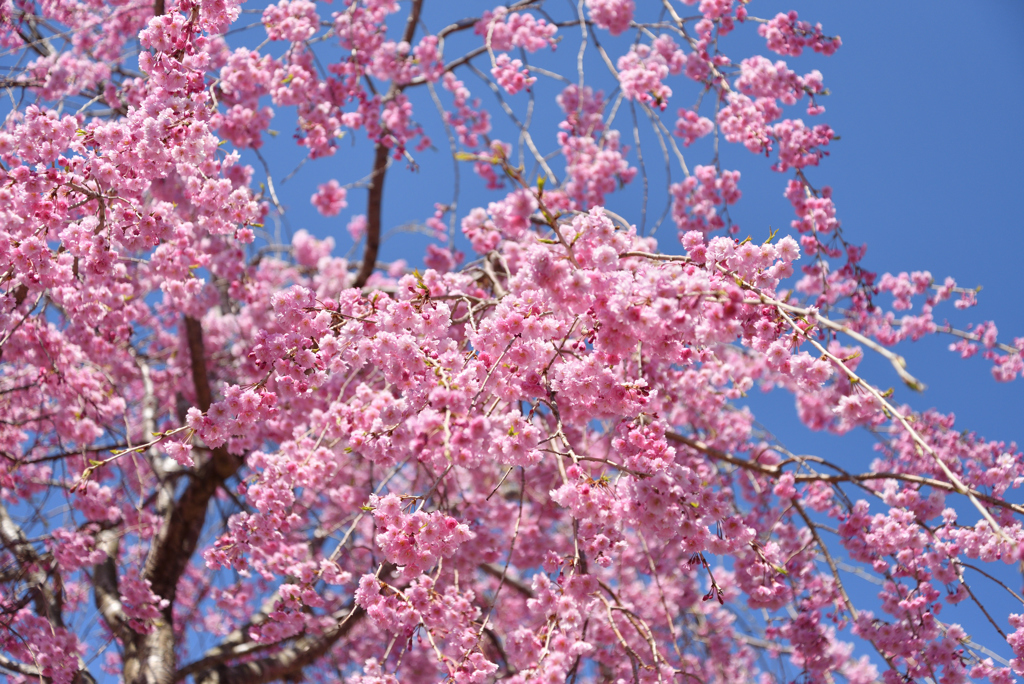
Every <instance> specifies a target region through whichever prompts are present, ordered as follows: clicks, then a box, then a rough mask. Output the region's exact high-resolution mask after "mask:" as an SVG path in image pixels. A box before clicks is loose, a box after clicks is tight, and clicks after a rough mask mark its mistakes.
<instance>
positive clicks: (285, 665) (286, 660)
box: [195, 605, 366, 684]
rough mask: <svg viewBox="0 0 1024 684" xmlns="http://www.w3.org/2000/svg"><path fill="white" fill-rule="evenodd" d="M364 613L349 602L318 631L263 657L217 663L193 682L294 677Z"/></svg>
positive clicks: (251, 683) (234, 683)
mask: <svg viewBox="0 0 1024 684" xmlns="http://www.w3.org/2000/svg"><path fill="white" fill-rule="evenodd" d="M365 614H366V611H364V610H363V609H362V608H361V607H359V606H354V605H353V606H349V607H348V608H345V609H342V610H340V611H338V612H336V613H335V614H334V617H335V619H336V620H337V624H336V625H335V626H334V627H332V628H331V629H329V630H327V631H325V632H324V633H322V634H318V635H307V636H303V637H299V638H298V639H296V640H295V642H294V643H293V644H292V645H291V646H288V647H287V648H284V649H282V650H281V651H279V652H277V653H275V654H274V655H271V656H267V657H265V658H258V659H256V660H251V661H249V662H246V663H239V664H237V665H232V666H220V667H217V668H215V669H211V670H206V671H205V672H202V673H200V674H197V675H196V676H195V683H196V684H265V683H266V682H272V681H275V680H278V679H285V678H293V677H296V676H297V675H298V674H299V673H300V672H301V671H302V669H303V668H304V667H306V666H307V665H310V664H311V663H313V662H314V661H315V660H317V659H318V658H320V657H321V656H323V655H324V654H326V653H327V652H328V651H329V650H330V649H331V647H333V646H334V644H336V643H337V642H338V640H339V639H341V638H342V637H343V636H345V635H346V634H348V633H349V631H350V630H351V629H352V627H353V626H354V625H355V624H356V623H357V622H358V621H359V620H360V619H361V618H362V617H363V616H364V615H365Z"/></svg>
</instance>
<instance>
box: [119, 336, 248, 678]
mask: <svg viewBox="0 0 1024 684" xmlns="http://www.w3.org/2000/svg"><path fill="white" fill-rule="evenodd" d="M185 335H186V338H187V342H188V348H189V354H190V356H191V369H192V381H193V383H194V384H195V391H196V404H197V406H198V408H199V409H200V410H202V411H204V412H205V411H207V410H208V409H209V408H210V405H211V404H212V403H213V391H212V389H211V388H210V378H209V375H208V373H207V370H206V351H205V345H204V342H203V327H202V324H201V323H200V322H199V321H198V320H196V319H194V318H192V317H190V316H186V317H185ZM241 465H242V459H241V458H239V457H237V456H233V455H231V454H229V453H228V451H227V449H226V448H224V447H217V448H216V449H212V450H211V453H210V457H209V458H208V459H207V460H206V461H205V462H204V463H202V465H200V466H199V467H198V468H197V469H196V471H195V473H194V474H193V475H192V477H191V480H190V481H189V484H188V486H187V487H186V488H185V491H184V492H183V493H182V495H181V497H180V498H179V499H178V500H177V502H176V503H175V504H174V506H173V507H172V508H171V510H170V512H169V514H168V515H167V517H166V518H165V520H164V524H163V526H162V527H161V528H160V531H159V532H158V533H157V535H156V537H155V538H154V540H153V545H152V547H151V548H150V552H149V556H148V557H147V559H146V567H145V570H144V572H143V577H144V578H145V579H147V580H149V582H150V584H151V586H152V589H153V592H154V593H155V594H156V595H157V596H159V597H161V598H163V599H166V600H167V607H166V608H165V609H164V611H163V612H164V619H163V620H162V621H160V623H159V624H157V625H156V626H155V627H154V629H153V631H152V632H150V633H149V634H146V635H140V636H139V637H138V638H137V639H136V643H137V645H138V652H137V655H136V656H135V658H132V659H129V658H128V657H126V658H125V667H124V678H125V681H127V682H146V683H147V684H170V683H171V682H173V681H174V672H175V655H174V643H175V638H174V629H173V624H174V616H173V609H174V603H175V596H176V593H177V586H178V580H180V579H181V576H182V574H183V573H184V572H185V568H186V567H187V566H188V563H189V561H190V560H191V558H192V555H193V554H194V553H195V550H196V546H197V544H198V542H199V535H200V533H201V532H202V530H203V524H204V523H205V521H206V511H207V508H208V507H209V503H210V499H211V498H213V495H214V494H215V493H216V492H217V488H218V487H220V485H221V484H222V483H223V482H224V481H225V480H227V479H228V478H229V477H231V476H232V475H234V474H235V472H236V471H237V470H238V468H239V467H241ZM127 655H128V651H127V650H126V656H127Z"/></svg>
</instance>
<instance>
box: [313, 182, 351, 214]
mask: <svg viewBox="0 0 1024 684" xmlns="http://www.w3.org/2000/svg"><path fill="white" fill-rule="evenodd" d="M347 195H348V190H346V189H345V188H343V187H341V186H340V185H338V181H336V180H333V179H332V180H330V181H328V182H327V183H324V184H322V185H318V186H317V192H316V193H315V194H314V195H313V196H312V197H311V198H310V201H311V202H312V203H313V206H314V207H316V208H317V210H318V211H319V212H320V213H321V214H323V215H324V216H337V215H338V213H339V212H341V210H342V209H344V208H345V207H347V206H348V202H347V201H346V196H347Z"/></svg>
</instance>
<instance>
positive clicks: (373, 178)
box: [352, 143, 391, 288]
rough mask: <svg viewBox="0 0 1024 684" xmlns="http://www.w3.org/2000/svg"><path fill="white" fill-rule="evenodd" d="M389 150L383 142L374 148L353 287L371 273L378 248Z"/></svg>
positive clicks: (366, 278)
mask: <svg viewBox="0 0 1024 684" xmlns="http://www.w3.org/2000/svg"><path fill="white" fill-rule="evenodd" d="M390 153H391V150H390V148H388V147H387V146H385V145H384V144H383V143H377V147H376V148H375V149H374V158H373V172H372V173H371V174H370V191H369V195H368V197H367V200H366V247H365V249H364V250H363V265H362V266H361V267H360V268H359V273H358V274H357V275H356V280H355V282H354V283H352V286H353V287H359V288H361V287H363V286H364V285H366V281H367V280H369V279H370V275H371V274H372V273H373V267H374V266H375V265H376V263H377V252H378V251H379V250H380V215H381V203H382V201H383V199H384V176H385V174H386V172H387V169H388V155H390Z"/></svg>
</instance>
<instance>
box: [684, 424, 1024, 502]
mask: <svg viewBox="0 0 1024 684" xmlns="http://www.w3.org/2000/svg"><path fill="white" fill-rule="evenodd" d="M665 437H666V438H667V439H669V440H671V441H673V442H678V443H680V444H685V445H686V446H688V447H690V448H692V449H694V450H696V451H699V452H701V453H702V454H704V455H705V456H708V457H710V458H711V459H712V460H715V461H721V462H723V463H728V464H730V465H734V466H736V467H738V468H743V469H744V470H750V471H753V472H756V473H759V474H761V475H767V476H768V477H779V476H780V475H782V473H783V470H782V468H780V467H779V466H776V465H769V464H767V463H758V462H757V461H751V460H747V459H743V458H739V457H737V456H734V455H732V454H728V453H726V452H724V451H720V450H718V449H715V448H714V447H711V446H709V445H707V444H705V443H704V442H702V441H700V440H698V439H692V438H690V437H687V436H686V435H681V434H679V433H676V432H666V433H665ZM815 460H816V461H817V462H820V463H821V464H822V465H825V466H827V467H829V468H832V469H833V470H836V471H839V472H838V474H835V475H826V474H825V473H794V475H793V480H794V481H795V482H827V483H829V484H837V483H839V482H849V483H851V484H864V483H865V482H869V481H871V480H898V481H901V482H910V483H913V484H918V485H927V486H929V487H934V488H936V489H941V490H942V491H944V492H955V493H958V494H964V495H966V496H973V497H976V498H978V499H980V500H982V501H984V502H985V503H988V504H991V505H993V506H996V507H998V508H1006V509H1008V510H1011V511H1013V512H1014V513H1018V514H1020V515H1024V506H1021V505H1020V504H1015V503H1012V502H1010V501H1006V500H1004V499H1000V498H998V497H995V496H990V495H988V494H986V493H984V492H982V491H979V490H977V489H974V488H972V487H966V486H965V491H961V489H960V488H959V487H958V486H957V484H956V483H951V482H943V481H942V480H936V479H935V478H933V477H925V476H922V475H914V474H912V473H899V472H892V471H883V472H877V473H848V472H846V471H844V470H843V469H842V468H840V467H839V466H836V465H834V464H832V463H829V462H827V461H825V460H824V459H817V458H816V459H815Z"/></svg>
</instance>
